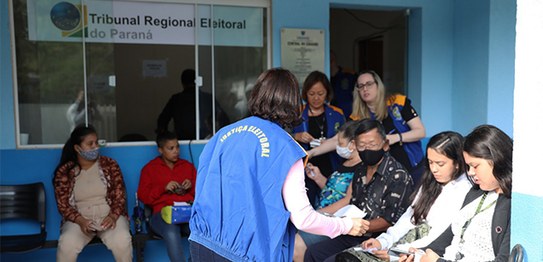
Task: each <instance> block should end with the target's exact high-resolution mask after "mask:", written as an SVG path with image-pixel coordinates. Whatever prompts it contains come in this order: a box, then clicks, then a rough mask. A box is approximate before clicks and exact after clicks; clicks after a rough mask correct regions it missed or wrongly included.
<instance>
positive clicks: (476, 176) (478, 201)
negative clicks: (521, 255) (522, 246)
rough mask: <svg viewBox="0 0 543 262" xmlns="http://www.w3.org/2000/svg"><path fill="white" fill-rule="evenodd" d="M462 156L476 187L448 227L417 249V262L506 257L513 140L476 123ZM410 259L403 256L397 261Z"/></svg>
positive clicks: (467, 138) (410, 258) (495, 259)
mask: <svg viewBox="0 0 543 262" xmlns="http://www.w3.org/2000/svg"><path fill="white" fill-rule="evenodd" d="M464 159H465V160H466V163H467V164H468V166H469V170H468V176H469V178H470V179H471V180H472V181H473V182H475V184H476V185H475V186H474V187H473V188H472V189H471V190H470V191H469V192H468V194H467V195H466V198H465V200H464V204H463V207H462V209H461V210H460V211H459V212H458V213H457V215H456V216H455V218H454V219H453V222H452V224H451V226H450V227H449V228H448V229H447V230H446V231H445V232H443V234H441V236H439V237H438V238H437V239H436V240H435V241H434V242H432V243H431V244H430V245H429V246H428V247H427V249H422V250H426V253H425V254H424V255H422V257H421V258H420V261H507V260H508V257H509V238H510V229H511V224H510V218H511V182H512V171H513V168H512V162H513V161H512V160H513V140H512V139H511V138H510V137H509V136H508V135H507V134H505V133H504V132H503V131H501V130H500V129H498V128H497V127H495V126H491V125H481V126H479V127H477V128H475V130H473V131H472V132H471V133H470V134H469V135H468V136H467V137H466V140H465V141H464ZM422 250H420V251H417V252H416V254H419V253H420V252H421V251H422ZM417 257H418V256H417ZM413 258H414V256H413V255H410V256H409V257H408V256H405V255H403V256H402V257H401V258H400V261H404V260H412V259H413Z"/></svg>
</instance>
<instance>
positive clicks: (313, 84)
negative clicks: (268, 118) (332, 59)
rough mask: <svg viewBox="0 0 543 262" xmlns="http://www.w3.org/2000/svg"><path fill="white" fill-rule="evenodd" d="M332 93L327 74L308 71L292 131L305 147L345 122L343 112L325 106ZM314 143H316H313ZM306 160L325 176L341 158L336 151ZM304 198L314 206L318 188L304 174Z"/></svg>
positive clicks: (333, 133) (321, 138)
mask: <svg viewBox="0 0 543 262" xmlns="http://www.w3.org/2000/svg"><path fill="white" fill-rule="evenodd" d="M332 96H333V91H332V85H331V84H330V81H328V77H326V75H325V74H324V73H322V72H319V71H313V72H311V73H310V74H309V75H308V76H307V77H306V79H305V81H304V86H303V88H302V99H303V100H305V101H306V104H305V106H304V109H303V111H302V121H303V122H302V123H301V124H300V125H298V126H296V127H295V128H294V130H293V133H294V139H296V141H298V142H300V144H301V145H302V146H303V147H304V148H305V149H306V150H309V149H310V148H311V147H314V145H318V144H320V142H322V141H324V140H325V139H327V138H330V137H334V136H335V135H336V134H337V131H338V129H339V127H340V126H342V125H343V124H344V123H345V117H344V116H343V111H342V110H341V109H339V108H337V107H335V106H332V105H328V104H327V101H331V100H332ZM314 143H317V144H314ZM309 162H311V164H313V165H315V166H318V167H319V169H320V171H321V172H322V174H325V176H326V178H328V177H329V176H330V174H332V173H333V172H334V171H336V170H337V169H338V168H339V167H340V166H341V162H343V160H342V159H341V158H340V157H339V156H338V154H336V152H329V153H326V154H323V155H320V156H316V157H313V158H312V159H311V160H310V161H309ZM305 184H306V187H307V197H308V198H309V201H310V202H311V204H312V205H313V207H316V205H317V201H318V197H319V193H320V191H321V189H320V187H319V186H318V185H317V184H316V183H315V181H313V180H312V179H310V178H309V177H307V176H306V178H305Z"/></svg>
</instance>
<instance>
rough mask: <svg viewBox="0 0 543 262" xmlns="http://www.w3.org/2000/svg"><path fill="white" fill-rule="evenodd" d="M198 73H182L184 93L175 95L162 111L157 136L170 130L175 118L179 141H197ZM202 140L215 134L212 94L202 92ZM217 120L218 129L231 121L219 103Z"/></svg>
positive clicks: (200, 109) (188, 71) (200, 104)
mask: <svg viewBox="0 0 543 262" xmlns="http://www.w3.org/2000/svg"><path fill="white" fill-rule="evenodd" d="M195 79H196V72H195V71H194V70H193V69H186V70H184V71H183V73H181V84H182V85H183V91H182V92H180V93H177V94H174V95H172V96H171V97H170V100H168V103H167V104H166V106H165V107H164V109H162V112H161V113H160V115H159V116H158V120H157V129H156V132H157V134H159V133H162V132H164V131H166V130H168V124H169V123H170V120H171V119H172V118H173V124H174V129H175V134H176V135H177V139H179V140H193V139H196V84H195V81H194V80H195ZM198 96H199V99H198V100H199V101H200V103H199V110H198V111H199V113H200V117H199V119H200V128H199V131H200V139H205V138H208V137H209V136H210V135H211V134H213V130H212V126H213V125H212V123H213V122H212V114H211V112H212V107H211V105H212V101H213V99H212V97H211V94H209V93H205V92H202V91H200V92H199V93H198ZM215 112H216V113H215V118H216V119H218V125H217V129H218V128H220V127H222V126H225V125H226V124H228V122H229V120H228V117H227V116H226V114H225V113H224V112H223V110H222V109H221V108H220V106H219V104H218V103H215Z"/></svg>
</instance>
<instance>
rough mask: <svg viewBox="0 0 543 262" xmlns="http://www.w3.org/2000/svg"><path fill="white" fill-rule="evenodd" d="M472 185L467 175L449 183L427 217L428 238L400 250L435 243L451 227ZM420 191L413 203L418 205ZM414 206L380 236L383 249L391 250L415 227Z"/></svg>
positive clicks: (400, 246)
mask: <svg viewBox="0 0 543 262" xmlns="http://www.w3.org/2000/svg"><path fill="white" fill-rule="evenodd" d="M471 187H472V184H471V183H470V182H469V180H468V178H467V177H466V175H465V174H463V175H461V176H460V177H459V178H457V179H456V180H453V181H450V182H449V183H447V184H446V185H445V186H444V187H443V189H442V191H441V194H439V196H438V197H437V199H436V200H435V202H434V204H433V205H432V207H431V208H430V211H429V212H428V215H427V216H426V222H427V223H428V225H430V227H431V229H430V232H429V233H428V235H427V236H425V237H423V238H420V239H418V240H416V241H414V242H412V243H409V244H403V245H398V247H399V248H402V249H404V248H405V249H408V248H409V247H415V248H421V247H425V246H427V245H428V244H430V243H431V242H432V241H434V240H435V239H436V238H437V237H439V236H440V235H441V233H443V231H445V229H447V228H448V227H449V225H450V224H451V222H452V218H453V217H454V216H455V214H457V213H458V211H459V210H460V208H461V207H462V203H463V202H464V197H465V196H466V194H467V192H468V191H469V189H470V188H471ZM420 193H421V192H420V189H419V191H418V192H417V196H416V197H415V200H414V201H413V203H416V201H417V200H418V198H419V196H420ZM412 206H413V204H411V206H410V207H409V208H408V209H407V210H406V211H405V213H404V214H403V215H402V216H401V217H400V219H398V222H396V224H395V225H394V226H392V227H389V228H388V230H387V232H385V233H383V234H381V235H379V236H378V237H377V240H379V242H380V243H381V247H382V249H389V248H390V247H392V245H393V244H394V243H396V241H398V240H399V239H400V238H401V237H403V236H404V235H405V234H406V233H407V232H408V231H409V230H411V229H412V228H414V227H415V225H414V224H413V223H412V222H411V217H412V216H413V212H414V211H413V207H412Z"/></svg>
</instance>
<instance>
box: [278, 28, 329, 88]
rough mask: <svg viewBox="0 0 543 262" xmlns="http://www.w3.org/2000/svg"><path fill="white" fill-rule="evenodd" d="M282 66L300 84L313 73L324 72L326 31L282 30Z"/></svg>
mask: <svg viewBox="0 0 543 262" xmlns="http://www.w3.org/2000/svg"><path fill="white" fill-rule="evenodd" d="M281 66H282V67H283V68H285V69H288V70H290V71H291V72H292V73H293V74H294V75H295V76H296V78H297V79H298V82H299V83H303V82H304V80H305V78H306V77H307V75H309V73H311V72H312V71H315V70H319V71H321V72H324V30H315V29H296V28H282V29H281Z"/></svg>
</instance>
